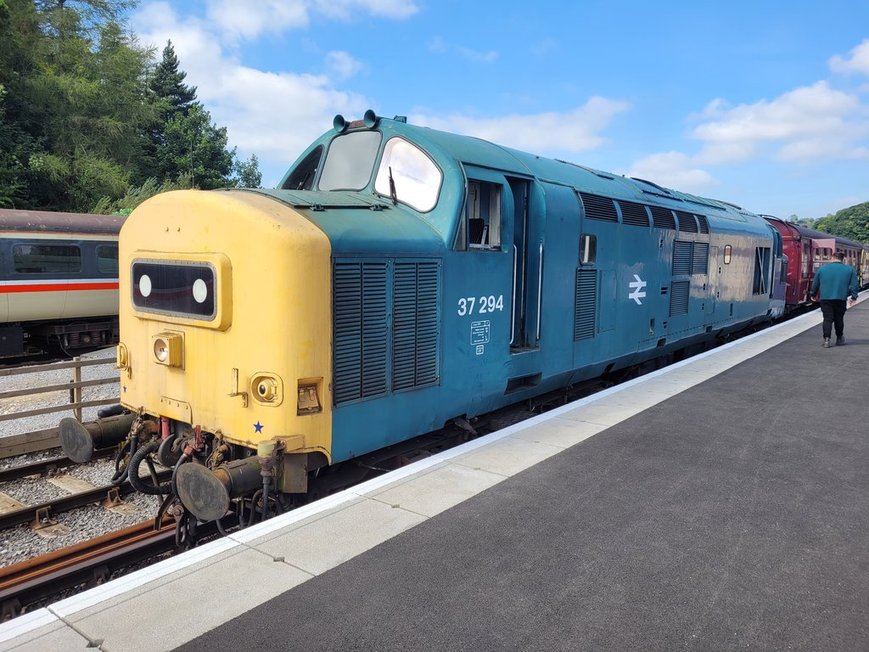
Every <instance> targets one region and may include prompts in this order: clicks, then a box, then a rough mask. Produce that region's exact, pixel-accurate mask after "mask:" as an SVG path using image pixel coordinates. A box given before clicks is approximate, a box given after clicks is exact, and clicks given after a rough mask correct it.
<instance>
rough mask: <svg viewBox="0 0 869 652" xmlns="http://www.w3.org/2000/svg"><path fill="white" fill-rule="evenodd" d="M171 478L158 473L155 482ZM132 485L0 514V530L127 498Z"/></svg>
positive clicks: (95, 490) (96, 489)
mask: <svg viewBox="0 0 869 652" xmlns="http://www.w3.org/2000/svg"><path fill="white" fill-rule="evenodd" d="M170 477H172V471H171V470H165V471H160V472H158V473H157V480H158V481H161V482H162V481H164V480H168V479H169V478H170ZM134 492H135V489H133V487H132V485H131V484H130V483H129V481H125V482H122V483H120V484H109V485H103V486H102V487H94V488H93V489H90V490H88V491H83V492H81V493H76V494H70V495H69V496H63V497H61V498H56V499H54V500H49V501H46V502H44V503H40V504H39V505H32V506H28V507H22V508H21V509H16V510H15V511H11V512H7V513H5V514H0V530H5V529H8V528H10V527H15V526H16V525H21V524H22V523H33V524H35V525H37V526H38V525H41V524H44V523H46V522H47V521H49V520H50V519H51V517H52V516H54V515H55V514H60V513H62V512H67V511H69V510H72V509H76V508H78V507H85V506H86V505H91V504H93V503H97V502H101V501H108V502H115V500H116V499H117V498H120V497H122V496H127V495H129V494H131V493H134Z"/></svg>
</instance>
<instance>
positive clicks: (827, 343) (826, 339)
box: [824, 337, 830, 349]
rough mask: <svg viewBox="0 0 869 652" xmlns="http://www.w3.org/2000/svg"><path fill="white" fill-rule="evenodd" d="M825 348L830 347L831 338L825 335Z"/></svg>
mask: <svg viewBox="0 0 869 652" xmlns="http://www.w3.org/2000/svg"><path fill="white" fill-rule="evenodd" d="M824 348H825V349H829V348H830V338H829V337H825V338H824Z"/></svg>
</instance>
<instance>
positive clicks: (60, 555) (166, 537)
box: [0, 519, 175, 620]
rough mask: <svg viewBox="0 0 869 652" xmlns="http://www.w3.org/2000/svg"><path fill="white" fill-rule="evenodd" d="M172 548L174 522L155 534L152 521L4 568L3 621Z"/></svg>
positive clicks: (0, 590) (0, 578)
mask: <svg viewBox="0 0 869 652" xmlns="http://www.w3.org/2000/svg"><path fill="white" fill-rule="evenodd" d="M174 548H175V523H174V521H172V522H169V523H168V524H164V525H163V527H161V528H160V529H155V528H154V521H153V519H152V520H150V521H143V522H142V523H138V524H137V525H133V526H130V527H128V528H125V529H123V530H118V531H116V532H111V533H109V534H105V535H103V536H101V537H97V538H95V539H91V540H90V541H85V542H83V543H79V544H76V545H74V546H70V547H68V548H64V549H62V550H57V551H55V552H50V553H48V554H46V555H42V556H40V557H35V558H33V559H29V560H27V561H23V562H20V563H18V564H14V565H12V566H8V567H7V568H2V569H0V606H2V619H3V620H9V619H10V618H14V617H15V616H17V615H18V614H19V613H21V611H22V608H24V607H27V606H28V605H32V604H34V603H35V602H38V601H39V600H44V599H46V598H50V597H53V596H59V595H61V594H63V593H64V592H65V591H69V590H71V589H75V588H77V587H82V585H84V588H88V587H90V586H95V585H98V584H102V583H103V582H104V581H106V580H108V579H110V576H111V574H112V573H114V572H117V571H119V570H121V569H123V568H126V567H128V566H130V565H131V564H134V563H137V562H140V561H143V560H147V559H150V558H152V557H154V556H156V555H160V554H163V553H165V552H167V551H170V550H173V549H174Z"/></svg>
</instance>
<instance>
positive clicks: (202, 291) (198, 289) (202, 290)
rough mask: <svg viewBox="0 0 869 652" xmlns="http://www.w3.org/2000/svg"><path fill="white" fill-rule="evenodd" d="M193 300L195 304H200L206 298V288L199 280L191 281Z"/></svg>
mask: <svg viewBox="0 0 869 652" xmlns="http://www.w3.org/2000/svg"><path fill="white" fill-rule="evenodd" d="M193 298H194V299H195V300H196V303H202V302H203V301H205V299H207V298H208V286H207V285H206V284H205V281H203V280H202V279H201V278H198V279H196V280H195V281H193Z"/></svg>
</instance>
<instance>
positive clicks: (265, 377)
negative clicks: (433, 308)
mask: <svg viewBox="0 0 869 652" xmlns="http://www.w3.org/2000/svg"><path fill="white" fill-rule="evenodd" d="M120 252H121V253H120V256H121V260H122V263H121V269H122V273H121V288H122V289H121V296H122V302H121V310H120V312H121V316H120V319H121V333H122V336H121V339H122V343H121V345H120V346H119V347H118V356H117V361H118V367H119V368H121V369H122V391H121V402H122V404H123V405H124V406H125V407H126V408H128V409H130V410H131V411H134V412H136V413H140V414H142V415H143V416H144V418H147V419H150V420H151V421H152V422H153V423H154V424H157V425H156V426H152V427H151V430H150V431H153V432H157V433H159V435H158V436H159V437H160V438H162V439H163V440H164V441H165V440H171V441H172V442H173V443H172V446H174V448H175V449H176V450H187V451H189V453H188V457H187V458H186V459H190V460H192V461H193V462H194V464H195V465H196V466H199V467H200V469H196V470H189V471H184V473H183V474H182V475H181V477H182V478H187V477H188V475H189V476H190V477H191V478H192V480H191V482H192V483H193V485H192V486H197V485H198V484H201V483H199V482H198V480H199V479H200V478H199V476H198V475H196V474H195V471H198V470H204V471H207V473H208V474H211V473H212V470H214V471H215V472H217V476H215V477H213V478H212V477H208V478H205V480H203V483H204V484H201V486H202V487H205V488H208V487H211V488H212V489H213V490H216V489H217V485H215V484H214V482H218V484H220V480H219V478H222V477H223V476H222V475H220V474H221V473H224V471H225V467H224V466H222V465H221V462H224V461H225V460H227V459H231V456H239V455H241V456H242V457H243V456H244V455H243V453H242V452H239V451H243V450H244V449H246V450H248V451H253V450H256V449H257V448H258V446H259V445H260V444H261V443H262V442H272V444H271V445H272V446H274V447H276V449H277V450H279V451H280V458H281V464H280V466H279V468H277V469H276V470H275V483H276V489H281V490H282V489H283V486H282V485H280V483H281V482H283V483H284V484H286V483H289V484H293V483H296V485H298V484H299V483H301V482H302V481H303V478H302V476H304V478H306V477H307V476H306V473H307V471H306V469H307V468H308V466H310V463H309V461H308V459H309V456H311V455H316V456H319V457H318V459H319V460H322V462H326V461H328V459H329V456H330V451H331V418H332V414H331V410H329V409H324V408H323V406H327V405H331V396H330V392H331V389H330V387H329V384H328V379H329V378H330V377H331V373H332V372H331V362H332V361H331V355H330V347H329V346H328V345H326V346H324V345H323V343H324V342H325V343H328V342H330V341H331V337H332V336H331V327H332V325H331V313H330V304H329V301H328V300H326V301H324V297H329V295H330V291H331V247H330V244H329V240H328V238H327V237H326V236H325V234H324V233H323V232H322V231H321V230H320V229H318V228H317V227H315V226H314V225H313V224H312V223H311V222H309V221H308V220H307V219H305V218H304V217H302V216H301V215H299V213H298V212H296V211H295V210H294V209H293V208H292V207H290V206H288V205H287V204H285V203H282V202H278V201H276V200H274V199H272V198H270V197H268V196H265V195H263V194H258V193H252V192H241V191H228V192H216V191H215V192H202V191H178V192H172V193H166V194H163V195H159V196H157V197H154V198H152V199H150V200H148V201H147V202H144V203H143V204H142V205H141V206H140V207H139V208H137V209H136V211H135V212H134V213H133V215H131V216H130V218H129V219H128V220H127V223H126V227H125V229H124V231H123V233H122V234H121V245H120ZM263 278H269V279H279V280H280V282H279V283H263ZM287 324H292V331H291V333H288V330H287ZM173 438H174V439H173ZM176 439H177V440H178V441H179V442H180V443H176ZM229 447H235V448H232V449H231V453H230V452H229V451H230V448H229ZM168 448H169V445H167V446H166V447H162V448H161V450H164V451H165V450H168ZM215 451H217V452H215ZM224 454H225V455H224ZM167 459H170V457H169V456H167ZM184 466H186V464H185V465H184ZM191 466H192V465H191ZM245 468H246V467H245ZM219 469H224V471H221V470H219ZM242 470H243V469H240V468H235V467H231V468H230V469H229V471H228V472H227V474H228V475H227V474H224V475H226V478H225V479H227V482H229V481H230V480H234V481H235V483H236V485H238V482H239V480H238V477H237V476H238V473H239V472H241V471H242ZM179 471H180V468H179ZM254 475H256V477H257V478H258V479H259V480H258V481H259V482H262V479H261V478H260V476H259V471H257V472H256V474H254ZM244 477H245V478H247V474H246V473H245V474H244ZM208 480H211V481H212V482H210V483H209V482H208ZM182 484H183V485H184V486H185V487H187V486H188V484H189V483H187V482H186V480H185V482H183V483H182ZM231 484H232V483H231V482H230V485H231ZM245 486H246V485H245ZM230 489H231V487H230ZM191 491H193V492H194V493H195V490H193V489H191ZM232 491H234V490H232ZM212 493H213V491H212ZM218 493H220V492H218ZM192 495H193V494H188V497H190V496H192ZM191 500H192V498H191ZM221 504H222V503H221ZM200 511H201V510H200Z"/></svg>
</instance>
